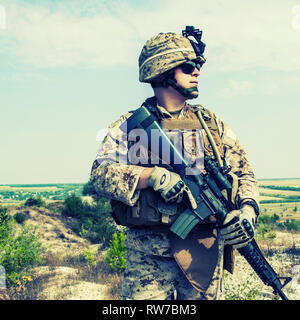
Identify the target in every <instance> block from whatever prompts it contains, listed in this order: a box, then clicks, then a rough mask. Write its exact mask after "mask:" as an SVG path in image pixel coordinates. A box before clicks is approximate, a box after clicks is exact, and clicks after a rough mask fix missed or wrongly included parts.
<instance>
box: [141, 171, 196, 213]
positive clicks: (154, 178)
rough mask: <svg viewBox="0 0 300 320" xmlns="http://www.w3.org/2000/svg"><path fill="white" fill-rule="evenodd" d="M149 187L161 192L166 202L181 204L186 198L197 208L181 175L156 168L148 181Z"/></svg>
mask: <svg viewBox="0 0 300 320" xmlns="http://www.w3.org/2000/svg"><path fill="white" fill-rule="evenodd" d="M147 185H148V186H149V187H152V188H153V189H154V190H155V191H158V192H160V194H161V196H162V197H163V199H164V200H165V201H166V202H177V203H179V202H181V201H182V199H183V198H184V197H185V198H186V199H187V200H188V201H189V203H190V205H191V207H192V208H193V209H196V208H197V203H196V200H195V198H194V197H193V195H192V193H191V190H190V189H189V188H188V187H187V186H186V185H185V183H184V182H183V181H182V180H181V178H180V175H179V174H177V173H175V172H171V171H169V170H167V169H164V168H161V167H157V166H155V167H154V169H153V170H152V172H151V174H150V176H149V178H148V179H147Z"/></svg>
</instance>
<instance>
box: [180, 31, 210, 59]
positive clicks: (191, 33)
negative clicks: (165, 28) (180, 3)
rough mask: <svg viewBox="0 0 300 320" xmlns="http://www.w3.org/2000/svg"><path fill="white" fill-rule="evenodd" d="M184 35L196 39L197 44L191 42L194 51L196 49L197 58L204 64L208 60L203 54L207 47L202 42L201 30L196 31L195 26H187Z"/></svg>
mask: <svg viewBox="0 0 300 320" xmlns="http://www.w3.org/2000/svg"><path fill="white" fill-rule="evenodd" d="M182 35H183V36H184V37H186V38H188V37H194V39H195V40H196V41H197V42H195V41H193V40H191V39H189V40H190V42H191V44H192V46H193V49H194V51H195V53H196V55H197V57H199V58H200V60H201V62H202V63H204V62H205V61H206V60H205V58H204V57H203V52H204V50H205V46H206V45H205V43H204V42H202V41H201V37H202V31H201V30H199V29H195V28H194V27H193V26H186V28H185V30H182Z"/></svg>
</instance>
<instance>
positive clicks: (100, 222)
mask: <svg viewBox="0 0 300 320" xmlns="http://www.w3.org/2000/svg"><path fill="white" fill-rule="evenodd" d="M110 211H111V207H110V204H109V201H108V200H107V199H106V198H103V197H101V198H100V199H98V201H97V203H96V204H95V205H90V204H87V203H83V202H82V200H81V198H80V197H79V196H77V195H74V194H73V195H71V196H69V197H67V198H66V199H65V202H64V211H63V213H64V214H65V215H68V216H71V217H75V218H77V219H78V223H74V224H73V225H72V230H73V231H74V232H76V233H77V234H79V235H80V236H82V237H84V238H87V239H89V240H90V241H91V242H92V243H103V242H104V243H108V242H109V240H111V238H112V234H113V233H114V232H116V226H115V224H114V221H113V219H112V217H111V214H110Z"/></svg>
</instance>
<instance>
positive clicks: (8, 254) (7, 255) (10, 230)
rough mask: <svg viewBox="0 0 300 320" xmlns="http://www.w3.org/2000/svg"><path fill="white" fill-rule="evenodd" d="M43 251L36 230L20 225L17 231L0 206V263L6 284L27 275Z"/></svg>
mask: <svg viewBox="0 0 300 320" xmlns="http://www.w3.org/2000/svg"><path fill="white" fill-rule="evenodd" d="M43 252H44V248H43V247H42V244H41V243H40V242H39V240H38V235H37V234H36V230H35V229H33V228H30V227H28V226H21V230H20V231H18V233H17V231H16V222H15V220H14V219H13V218H12V217H10V216H9V215H8V214H7V210H6V209H4V208H1V207H0V265H1V266H3V267H4V268H5V273H6V280H7V283H8V285H9V286H11V285H15V284H16V283H17V281H18V280H20V279H22V277H24V276H27V275H29V273H30V269H31V268H32V267H33V266H35V265H36V264H38V263H41V262H42V258H41V257H42V253H43Z"/></svg>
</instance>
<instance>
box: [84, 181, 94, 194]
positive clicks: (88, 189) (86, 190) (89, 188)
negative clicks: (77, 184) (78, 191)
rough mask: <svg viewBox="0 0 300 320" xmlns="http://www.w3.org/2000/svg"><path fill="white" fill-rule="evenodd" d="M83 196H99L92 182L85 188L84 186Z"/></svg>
mask: <svg viewBox="0 0 300 320" xmlns="http://www.w3.org/2000/svg"><path fill="white" fill-rule="evenodd" d="M82 194H83V195H84V196H86V195H89V196H93V195H97V192H96V190H95V187H94V185H93V183H92V181H91V180H89V181H88V182H87V183H86V184H85V185H84V186H83V190H82Z"/></svg>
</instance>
